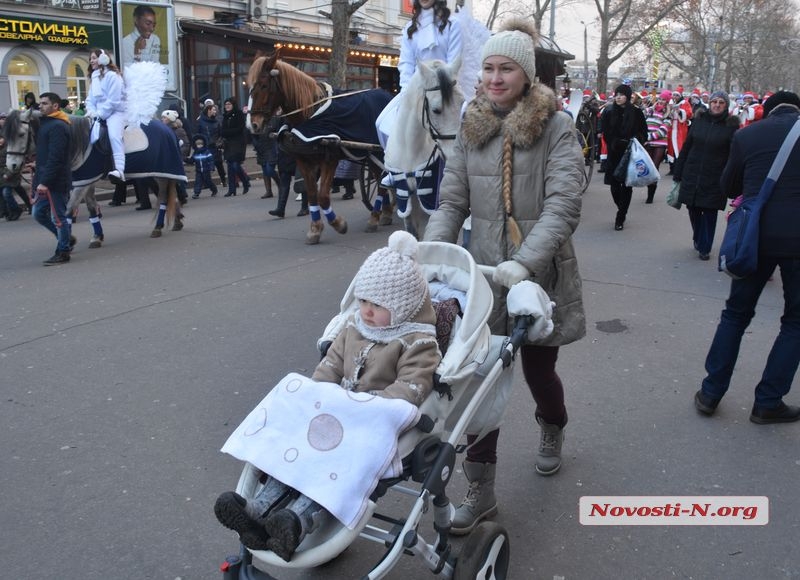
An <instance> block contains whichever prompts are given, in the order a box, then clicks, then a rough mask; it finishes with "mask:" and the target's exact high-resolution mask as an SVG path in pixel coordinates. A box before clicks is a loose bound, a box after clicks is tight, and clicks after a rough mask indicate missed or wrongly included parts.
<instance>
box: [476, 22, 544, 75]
mask: <svg viewBox="0 0 800 580" xmlns="http://www.w3.org/2000/svg"><path fill="white" fill-rule="evenodd" d="M535 39H536V29H535V28H534V27H533V24H532V23H530V22H528V21H527V20H525V19H522V18H512V19H511V20H509V21H508V22H506V23H505V24H504V25H503V26H502V27H501V29H500V31H499V32H498V33H497V34H495V35H494V36H491V37H490V38H489V40H487V41H486V44H484V45H483V53H482V55H481V62H483V61H485V60H486V59H487V58H489V57H490V56H506V57H508V58H510V59H511V60H513V61H514V62H515V63H517V64H518V65H519V66H520V67H522V70H524V71H525V74H526V75H528V80H529V81H530V82H534V81H535V80H536V55H535V53H534V48H535Z"/></svg>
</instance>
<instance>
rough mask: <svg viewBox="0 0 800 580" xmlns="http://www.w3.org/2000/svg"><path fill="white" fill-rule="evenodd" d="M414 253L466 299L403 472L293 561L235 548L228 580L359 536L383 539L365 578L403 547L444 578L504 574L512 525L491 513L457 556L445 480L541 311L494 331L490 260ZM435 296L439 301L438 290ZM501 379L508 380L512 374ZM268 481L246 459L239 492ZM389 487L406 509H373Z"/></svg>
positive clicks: (315, 562) (310, 540)
mask: <svg viewBox="0 0 800 580" xmlns="http://www.w3.org/2000/svg"><path fill="white" fill-rule="evenodd" d="M417 261H418V264H419V266H420V268H422V271H423V272H424V273H425V276H426V278H427V279H428V281H429V283H430V284H433V283H434V282H436V281H438V282H440V283H443V284H444V285H446V287H447V288H449V289H452V290H453V291H454V292H455V293H459V292H460V293H462V296H463V294H465V295H466V300H465V302H462V307H461V315H460V316H459V317H458V318H457V319H456V321H455V324H454V326H453V331H452V334H451V339H450V343H449V345H448V348H447V352H446V354H445V356H444V358H443V359H442V361H441V363H440V365H439V367H438V369H437V373H436V374H437V380H436V382H435V384H436V387H435V390H434V391H433V392H432V393H431V395H430V396H429V397H428V399H427V400H426V401H425V402H424V403H423V405H422V406H421V408H420V411H421V412H422V414H423V418H422V420H421V421H420V422H419V424H418V425H417V426H416V427H414V428H412V429H410V430H408V431H407V432H405V433H404V434H403V435H402V436H401V438H400V440H399V442H398V450H399V456H400V457H401V458H402V463H403V473H402V475H401V476H400V477H397V478H393V479H390V480H386V479H384V480H381V481H380V483H379V484H378V486H377V488H376V489H375V491H374V492H373V493H372V495H371V496H370V500H369V503H368V508H367V510H366V512H365V513H364V515H363V516H362V517H361V519H360V520H359V521H358V524H357V525H356V526H355V528H354V529H350V528H348V527H346V526H345V525H344V524H342V523H340V522H339V521H338V520H336V519H335V518H332V517H331V518H329V519H328V520H327V521H326V522H325V523H323V524H322V525H321V527H320V528H318V529H317V530H316V531H314V533H312V534H309V535H308V536H306V537H305V539H304V540H303V542H302V543H301V544H300V546H299V547H298V549H297V551H296V552H295V554H294V556H293V557H292V560H291V561H289V562H286V561H284V560H282V559H281V558H280V557H278V556H277V555H276V554H274V553H273V552H270V551H260V550H249V549H247V548H245V547H244V546H240V553H239V554H238V555H236V556H229V557H228V558H227V559H226V561H225V562H224V563H223V565H222V568H221V569H222V571H223V578H224V579H225V580H234V579H237V580H243V579H252V580H268V579H271V578H274V577H273V576H271V575H270V574H269V573H268V572H267V569H268V567H272V568H306V569H308V568H313V567H316V566H319V565H321V564H324V563H325V562H328V561H330V560H332V559H334V558H336V557H337V556H338V555H339V554H341V553H342V552H343V551H344V550H345V549H346V548H347V547H348V546H349V545H350V544H351V543H352V542H353V540H355V538H356V537H358V536H360V537H362V538H365V539H368V540H372V541H374V542H377V543H380V544H384V545H385V546H387V551H386V553H385V555H384V556H383V558H382V559H381V560H380V562H379V563H378V564H377V565H376V566H375V567H374V568H373V569H372V570H371V571H370V572H368V573H367V574H365V575H363V576H361V577H362V578H364V579H377V578H382V577H384V576H385V575H386V574H387V573H388V572H389V571H390V570H391V569H392V567H393V566H394V565H395V564H396V563H397V561H398V560H399V559H400V557H401V556H402V555H403V554H406V555H407V554H414V555H419V556H421V557H422V558H423V560H424V561H425V563H426V565H427V566H428V567H429V568H430V570H431V572H433V573H434V574H437V575H439V576H441V577H444V578H456V579H466V578H469V579H475V578H497V579H501V578H506V577H507V574H508V566H509V556H510V548H509V538H508V533H507V532H506V530H505V529H504V528H503V527H501V526H500V525H498V524H496V523H494V522H482V523H481V524H479V525H478V526H476V528H475V529H474V530H473V531H472V532H471V533H470V535H469V536H468V537H467V540H466V544H465V546H464V548H463V549H462V552H461V555H460V556H459V557H455V556H454V555H453V554H452V553H451V552H452V546H451V543H450V537H449V536H450V534H449V531H450V527H451V524H452V518H453V514H454V511H455V510H454V507H453V506H452V504H451V502H450V499H449V498H448V497H447V495H446V486H447V484H448V482H449V480H450V477H451V476H452V474H453V472H454V466H455V461H456V454H457V453H461V452H463V451H464V450H465V448H466V447H465V446H463V445H459V440H460V439H461V437H462V436H463V435H464V434H465V433H466V432H467V428H468V426H469V425H470V422H471V421H472V420H473V419H474V418H475V416H476V413H477V412H479V409H481V404H482V403H484V402H486V403H487V405H484V406H483V409H485V408H486V407H487V406H489V404H490V403H491V401H489V399H491V398H493V397H495V396H496V393H495V386H496V385H497V384H498V382H499V379H500V377H501V375H504V374H505V373H510V372H511V368H510V367H511V363H512V360H513V358H514V356H515V354H516V351H517V349H518V348H519V346H520V345H521V344H522V343H523V342H524V340H525V337H526V334H527V332H528V327H529V326H532V325H533V324H534V322H535V318H534V317H533V316H530V315H526V316H519V317H518V318H517V321H516V324H515V328H514V332H513V333H512V336H511V337H492V335H491V333H490V331H489V327H488V324H487V321H488V318H489V314H490V312H491V310H492V304H493V298H492V290H491V288H490V287H489V283H488V282H487V280H486V278H485V277H484V273H483V272H484V271H486V270H487V269H485V268H482V267H479V266H478V265H476V264H475V262H474V260H473V259H472V256H470V254H469V253H468V252H467V251H466V250H465V249H464V248H462V247H461V246H457V245H453V244H446V243H440V242H421V243H419V246H418V254H417ZM482 269H483V271H482ZM353 291H354V283H351V285H350V287H349V288H348V289H347V292H346V293H345V296H344V298H343V299H342V302H341V312H340V313H339V314H338V315H337V316H336V317H334V319H333V320H332V321H331V322H330V323H329V324H328V327H327V328H326V330H325V334H324V335H323V337H322V338H321V339H320V341H319V345H320V348H321V350H323V351H324V350H325V348H327V346H329V345H330V342H331V341H332V340H333V338H334V337H335V336H336V335H337V334H338V332H339V331H340V330H341V328H342V327H343V325H344V322H345V320H346V319H347V316H348V315H349V314H350V313H351V312H352V311H353V310H354V309H355V308H357V300H356V299H355V297H354V295H353ZM432 295H433V298H434V300H435V299H436V297H435V295H434V292H433V290H432ZM505 378H507V379H510V376H509V375H506V377H505ZM502 406H503V405H501V407H502ZM473 430H474V427H473ZM473 430H471V431H470V432H473ZM264 481H265V474H264V473H262V472H261V471H260V470H259V469H257V468H256V467H254V466H253V465H251V464H250V463H246V464H245V467H244V470H243V472H242V474H241V477H240V478H239V483H238V485H237V488H236V491H237V493H239V494H240V495H242V496H243V497H245V498H251V497H254V496H255V495H256V493H257V492H258V490H259V489H260V487H261V486H262V485H263V482H264ZM410 481H413V482H416V483H418V484H421V485H420V488H419V490H416V489H411V488H408V487H404V486H403V485H401V484H403V483H406V482H410ZM389 491H394V492H399V493H404V494H406V495H411V496H413V497H415V498H416V499H415V501H414V503H413V506H412V507H411V509H410V512H409V513H408V514H407V515H405V517H404V518H402V519H397V518H394V517H390V516H386V515H383V514H380V513H378V512H377V511H376V510H377V502H378V501H379V499H380V498H381V497H382V496H383V495H385V494H386V493H388V492H389ZM431 505H433V520H434V521H433V528H434V530H433V531H434V532H435V534H436V538H435V540H434V541H433V542H432V543H428V542H427V541H425V539H424V538H423V537H422V535H421V534H420V533H419V527H420V523H421V520H422V517H423V515H424V513H426V512H427V511H428V509H429V508H430V506H431ZM373 522H374V523H373ZM387 522H389V523H391V524H393V526H392V527H391V529H383V528H381V527H380V526H381V525H383V526H386V523H387Z"/></svg>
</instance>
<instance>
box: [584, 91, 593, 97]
mask: <svg viewBox="0 0 800 580" xmlns="http://www.w3.org/2000/svg"><path fill="white" fill-rule="evenodd" d="M583 96H584V97H591V96H592V89H583Z"/></svg>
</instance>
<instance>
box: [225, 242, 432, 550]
mask: <svg viewBox="0 0 800 580" xmlns="http://www.w3.org/2000/svg"><path fill="white" fill-rule="evenodd" d="M416 254H417V241H416V239H415V238H414V237H413V236H412V235H411V234H409V233H407V232H402V231H398V232H394V233H393V234H392V235H391V236H390V237H389V245H388V247H386V248H382V249H380V250H377V251H375V252H373V253H372V254H371V255H370V256H369V257H368V258H367V260H366V261H365V262H364V264H363V265H362V266H361V268H360V269H359V271H358V274H357V275H356V281H355V290H354V294H355V297H356V298H357V299H358V302H359V309H358V310H357V311H356V312H355V313H354V314H353V315H352V316H351V317H350V318H349V319H348V320H347V323H346V325H345V327H344V328H343V329H342V331H341V332H340V333H339V335H338V336H337V337H336V339H335V340H334V342H333V344H332V345H331V347H330V348H329V349H328V352H327V354H326V355H325V358H323V359H322V361H321V362H320V363H319V364H318V365H317V368H316V370H315V371H314V374H313V375H312V379H313V380H315V381H324V382H330V383H337V384H339V385H341V386H342V388H344V389H347V390H349V391H355V392H369V393H371V394H374V395H377V396H379V397H386V398H400V399H404V400H406V401H408V402H410V403H412V404H414V405H417V406H419V405H420V404H422V402H423V401H424V400H425V398H426V397H427V396H428V394H429V393H430V392H431V390H432V389H433V374H434V372H435V370H436V367H437V366H438V365H439V362H440V361H441V353H440V351H439V347H438V345H437V342H436V329H435V323H436V315H435V313H434V310H433V306H432V304H431V299H430V295H429V293H428V284H427V281H426V280H425V277H424V276H423V274H422V272H421V271H420V270H419V268H418V266H417V263H416ZM214 512H215V514H216V516H217V519H218V520H219V521H220V523H222V524H223V525H224V526H225V527H227V528H229V529H232V530H234V531H236V532H238V533H239V536H240V539H241V541H242V543H243V544H244V545H245V546H246V547H248V548H250V549H254V550H272V551H273V552H275V553H276V554H277V555H278V556H280V557H281V558H283V559H284V560H286V561H287V562H288V561H290V560H291V558H292V555H293V554H294V552H295V550H296V549H297V546H298V545H299V544H300V543H301V542H302V541H303V538H305V536H306V535H307V534H309V533H311V532H313V531H314V530H315V529H316V528H317V526H318V524H319V522H320V520H321V519H322V516H323V515H324V514H325V510H324V508H322V506H320V505H319V504H317V503H316V502H315V501H314V500H313V499H311V498H309V497H306V496H305V495H301V494H300V493H299V492H298V491H296V490H293V489H292V488H290V487H288V486H286V485H284V484H283V483H282V482H280V481H279V480H277V479H276V478H274V477H269V478H268V480H267V482H266V484H265V485H264V487H263V488H262V489H261V490H260V491H259V492H258V494H257V495H256V496H255V497H254V498H252V499H250V500H246V499H245V498H243V497H242V496H240V495H238V494H236V493H234V492H225V493H223V494H222V495H220V496H219V498H218V499H217V501H216V504H215V505H214Z"/></svg>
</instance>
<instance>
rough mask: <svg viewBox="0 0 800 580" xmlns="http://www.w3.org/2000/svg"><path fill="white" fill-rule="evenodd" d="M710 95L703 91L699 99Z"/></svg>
mask: <svg viewBox="0 0 800 580" xmlns="http://www.w3.org/2000/svg"><path fill="white" fill-rule="evenodd" d="M710 94H711V93H709V92H708V91H703V92H702V93H700V96H701V97H707V96H708V95H710Z"/></svg>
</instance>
